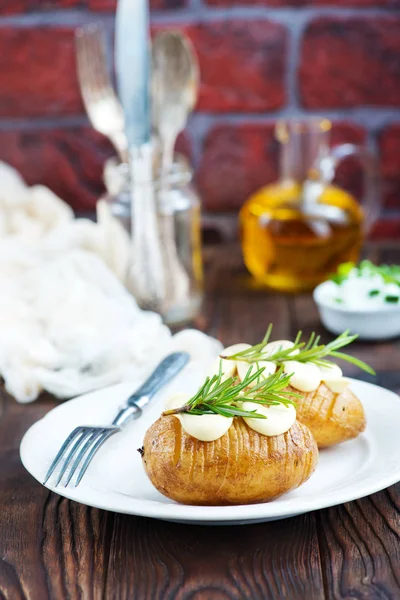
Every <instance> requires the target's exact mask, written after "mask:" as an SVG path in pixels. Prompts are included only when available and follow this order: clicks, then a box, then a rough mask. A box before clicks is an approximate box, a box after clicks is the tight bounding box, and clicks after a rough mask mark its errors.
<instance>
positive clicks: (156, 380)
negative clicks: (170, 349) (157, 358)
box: [112, 352, 190, 426]
mask: <svg viewBox="0 0 400 600" xmlns="http://www.w3.org/2000/svg"><path fill="white" fill-rule="evenodd" d="M189 358H190V357H189V354H188V353H187V352H174V353H173V354H170V355H169V356H167V357H166V358H164V360H162V361H161V362H160V364H159V365H158V367H156V368H155V370H154V371H153V373H152V374H151V375H150V376H149V377H148V379H146V381H145V382H144V383H143V385H141V386H140V388H139V389H138V390H136V392H134V393H133V394H132V395H131V396H130V397H129V398H128V400H127V402H126V405H125V406H124V407H123V408H122V409H121V410H120V411H119V413H118V414H117V416H116V417H115V419H114V421H113V423H112V424H113V425H117V426H121V425H123V424H124V423H126V422H127V421H130V420H132V419H138V418H139V417H140V416H141V414H142V410H143V408H144V407H145V406H147V404H148V403H149V402H150V400H151V398H152V397H153V396H154V395H155V394H156V393H157V392H158V390H159V389H161V388H162V387H163V386H164V385H165V384H166V383H168V381H170V380H171V379H172V378H173V377H175V375H177V374H178V373H179V371H181V370H182V369H183V367H184V366H185V365H186V364H187V363H188V361H189Z"/></svg>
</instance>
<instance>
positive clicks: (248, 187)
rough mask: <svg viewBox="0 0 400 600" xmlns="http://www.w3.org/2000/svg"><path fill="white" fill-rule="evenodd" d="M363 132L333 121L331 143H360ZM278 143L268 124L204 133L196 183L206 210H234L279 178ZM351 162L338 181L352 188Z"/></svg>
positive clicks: (232, 127)
mask: <svg viewBox="0 0 400 600" xmlns="http://www.w3.org/2000/svg"><path fill="white" fill-rule="evenodd" d="M364 139H365V132H364V130H363V129H362V128H360V127H358V126H356V125H352V124H350V123H335V125H334V128H333V134H332V143H333V144H339V143H343V142H351V143H355V144H360V143H363V141H364ZM278 163H279V144H278V142H277V141H276V140H275V137H274V126H273V125H272V124H248V123H244V124H239V125H231V124H229V125H217V126H215V127H214V128H213V129H211V131H210V132H209V133H208V135H207V137H206V140H205V144H204V149H203V158H202V161H201V164H200V166H199V169H198V172H197V183H198V186H199V190H200V193H201V195H202V197H203V201H204V206H205V207H206V209H208V210H211V211H214V212H219V211H230V210H231V211H234V210H238V209H239V208H240V207H241V206H242V204H243V202H244V201H245V200H246V199H247V198H248V197H249V196H250V195H251V194H252V193H253V192H255V191H256V190H257V189H259V188H260V187H262V186H263V185H265V184H267V183H271V182H272V181H276V180H277V179H278V177H279V166H278ZM354 176H355V177H356V178H357V176H358V170H357V169H356V172H355V171H354V165H345V164H343V167H342V168H341V169H340V172H339V173H338V183H339V185H343V186H344V187H346V188H350V189H354V188H355V187H356V185H357V182H358V179H356V181H355V182H354V181H353V178H354Z"/></svg>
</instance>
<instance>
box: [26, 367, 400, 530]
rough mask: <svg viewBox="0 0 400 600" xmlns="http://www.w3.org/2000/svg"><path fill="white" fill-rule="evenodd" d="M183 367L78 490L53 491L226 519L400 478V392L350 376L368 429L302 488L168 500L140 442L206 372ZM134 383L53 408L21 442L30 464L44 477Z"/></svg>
mask: <svg viewBox="0 0 400 600" xmlns="http://www.w3.org/2000/svg"><path fill="white" fill-rule="evenodd" d="M185 371H186V372H185ZM185 371H184V372H183V373H181V374H180V375H179V377H177V378H176V380H175V381H173V382H171V383H170V384H169V386H168V387H167V388H166V389H165V390H164V391H163V392H162V393H160V394H159V396H158V398H155V399H154V405H153V406H152V407H151V408H150V409H149V411H148V412H147V413H146V414H145V415H143V417H142V418H141V419H140V420H139V421H136V422H134V423H132V424H131V425H129V426H127V427H126V429H125V430H124V431H123V432H122V433H119V434H116V435H115V436H113V437H112V438H111V439H110V440H109V441H108V442H107V443H106V444H105V445H104V446H103V447H102V449H101V450H100V452H99V453H98V454H97V457H96V458H95V460H94V461H93V463H92V465H91V467H90V469H89V470H88V472H87V474H86V476H85V478H84V479H83V481H82V483H81V485H80V486H79V487H78V488H64V487H60V488H57V489H54V488H53V487H52V485H51V484H50V482H49V484H48V485H47V487H48V488H49V489H50V490H53V491H55V492H56V493H58V494H61V495H62V496H65V497H66V498H70V499H72V500H76V501H77V502H81V503H82V504H87V505H89V506H94V507H97V508H102V509H106V510H111V511H115V512H121V513H128V514H133V515H142V516H146V517H154V518H158V519H164V520H168V521H179V522H194V523H203V524H225V525H228V524H237V523H251V522H259V521H269V520H273V519H282V518H284V517H289V516H294V515H299V514H301V513H305V512H308V511H311V510H315V509H320V508H325V507H327V506H333V505H336V504H341V503H342V502H348V501H351V500H355V499H356V498H361V497H363V496H367V495H368V494H372V493H373V492H376V491H379V490H382V489H384V488H386V487H388V486H389V485H391V484H393V483H396V482H397V481H399V480H400V444H399V442H398V437H399V429H400V398H399V397H398V396H397V395H396V394H393V393H392V392H389V391H388V390H385V389H383V388H380V387H377V386H375V385H371V384H369V383H364V382H360V381H355V380H352V389H353V390H354V392H355V393H356V394H357V395H358V396H359V398H360V399H361V400H362V402H363V404H364V407H365V410H366V414H367V420H368V425H367V429H366V431H365V433H363V434H362V435H360V436H359V437H358V438H357V439H356V440H353V441H351V442H347V443H345V444H341V445H339V446H336V447H335V448H330V449H327V450H324V451H322V452H321V453H320V461H319V464H318V467H317V470H316V472H315V473H314V475H313V476H312V477H311V479H309V481H307V482H306V483H305V484H304V485H303V486H301V487H300V488H299V489H297V490H295V491H293V492H291V493H289V494H286V495H285V496H282V497H281V498H279V499H277V500H274V501H273V502H270V503H266V504H253V505H248V506H243V505H242V506H231V507H220V506H210V507H199V506H184V505H180V504H177V503H175V502H173V501H172V500H169V499H168V498H165V497H164V496H162V495H161V494H159V493H158V492H157V490H156V489H155V488H154V487H153V486H152V484H151V483H150V481H149V480H148V479H147V477H146V475H145V473H144V470H143V467H142V464H141V458H140V455H139V453H138V452H137V448H139V447H140V446H141V445H142V441H143V435H144V432H145V431H146V429H147V427H148V426H149V425H150V423H151V422H153V421H154V420H155V419H156V418H157V416H158V415H159V413H160V412H161V410H162V406H163V400H164V398H165V396H166V395H167V394H169V393H172V392H174V391H178V390H180V391H188V392H191V391H194V390H195V389H196V386H197V385H198V383H199V382H200V380H201V373H199V372H193V370H192V371H191V370H190V369H189V368H187V369H186V370H185ZM133 387H135V386H132V385H130V384H121V385H117V386H113V387H110V388H107V389H103V390H101V391H98V392H93V393H90V394H86V395H84V396H80V397H79V398H76V399H75V400H71V401H69V402H65V403H64V404H62V405H60V406H58V407H57V408H55V409H54V410H52V411H51V412H50V413H48V414H47V415H46V416H45V417H44V418H43V419H41V420H40V421H38V422H37V423H35V424H34V425H33V426H32V427H31V428H30V429H29V431H28V432H27V433H26V435H25V436H24V438H23V440H22V442H21V459H22V462H23V464H24V466H25V467H26V469H27V470H28V471H29V472H30V473H31V474H32V475H33V476H34V477H35V478H36V479H37V480H38V481H40V482H42V481H43V479H44V475H45V473H46V471H47V469H48V467H49V465H50V463H51V461H52V459H53V457H54V455H55V454H56V451H57V449H58V448H59V446H60V444H61V443H62V441H63V440H64V439H65V437H66V436H67V434H68V433H69V432H70V431H71V430H72V429H73V428H74V427H75V426H76V425H80V424H103V423H108V422H111V420H112V417H113V416H114V414H115V412H116V410H117V407H118V406H119V405H120V404H121V403H122V402H123V401H124V400H125V398H126V397H127V396H128V395H129V394H130V393H131V392H132V389H133Z"/></svg>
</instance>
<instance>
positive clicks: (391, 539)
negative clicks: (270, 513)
mask: <svg viewBox="0 0 400 600" xmlns="http://www.w3.org/2000/svg"><path fill="white" fill-rule="evenodd" d="M399 511H400V485H399V484H398V485H397V486H392V487H391V488H389V489H387V490H385V491H384V492H380V493H379V494H374V495H372V496H369V497H368V498H363V499H362V500H357V501H356V502H350V503H348V504H343V505H341V506H336V507H333V508H330V509H328V510H324V511H320V514H319V516H318V525H319V527H318V530H319V539H320V551H321V555H322V558H323V568H324V577H325V584H326V590H327V597H328V598H329V599H331V600H341V599H344V598H346V599H347V598H352V599H353V598H357V599H362V600H364V599H365V600H367V599H368V600H378V599H379V600H395V599H397V598H399V597H400V512H399Z"/></svg>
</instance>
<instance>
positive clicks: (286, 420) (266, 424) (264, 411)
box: [242, 402, 296, 436]
mask: <svg viewBox="0 0 400 600" xmlns="http://www.w3.org/2000/svg"><path fill="white" fill-rule="evenodd" d="M242 408H243V409H244V410H255V411H256V412H257V413H259V414H261V415H264V416H265V417H267V418H266V419H252V418H249V417H243V419H244V420H245V421H246V423H247V425H248V426H249V427H251V429H254V431H257V432H258V433H261V435H266V436H274V435H281V434H282V433H286V431H289V429H290V428H291V427H292V425H293V424H294V422H295V420H296V409H295V407H294V406H293V405H292V404H289V405H288V406H284V405H283V404H277V405H275V406H262V405H261V404H256V403H255V402H243V404H242Z"/></svg>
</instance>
